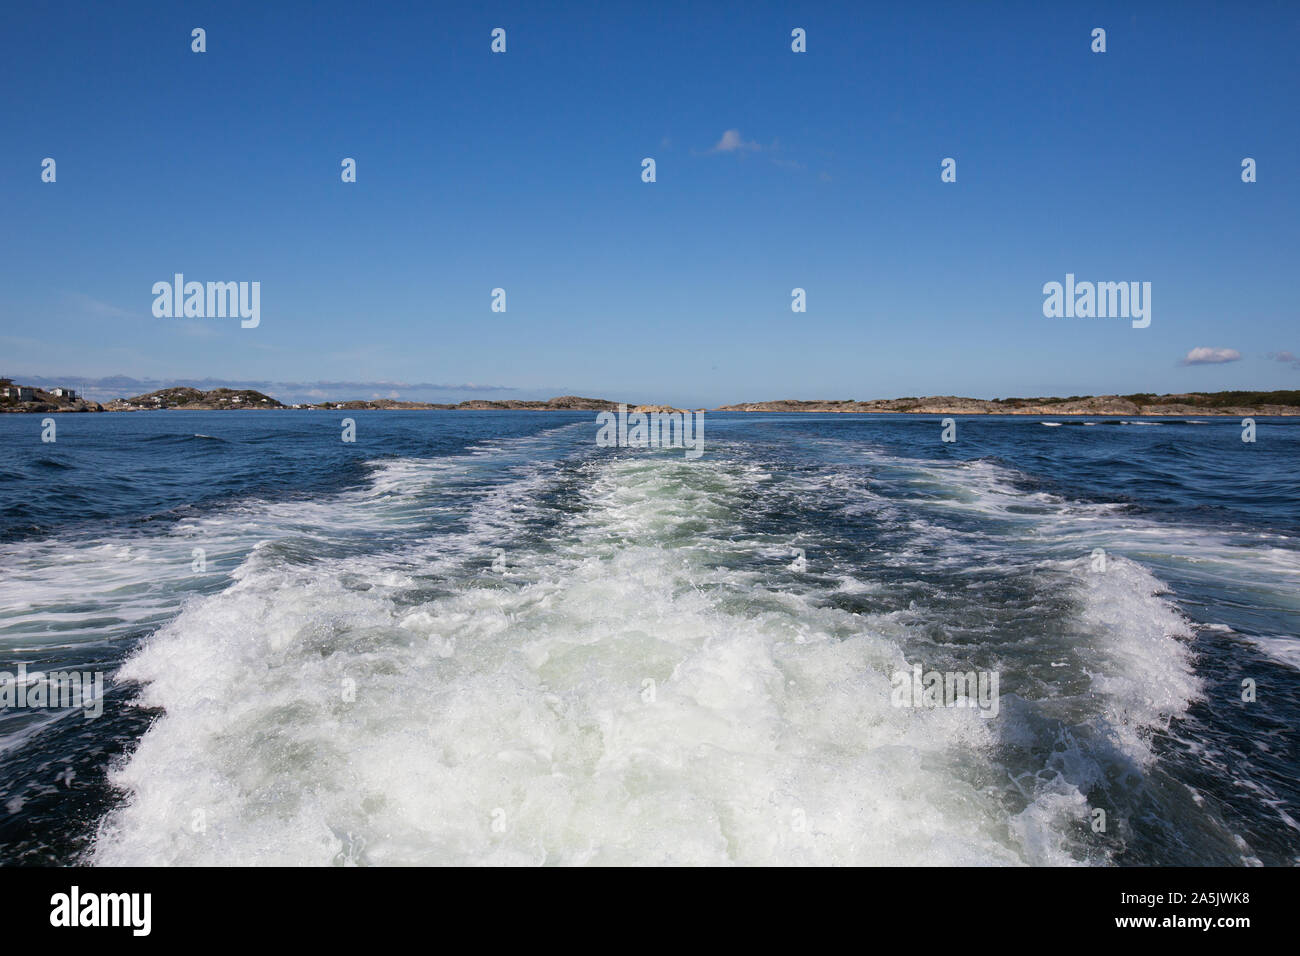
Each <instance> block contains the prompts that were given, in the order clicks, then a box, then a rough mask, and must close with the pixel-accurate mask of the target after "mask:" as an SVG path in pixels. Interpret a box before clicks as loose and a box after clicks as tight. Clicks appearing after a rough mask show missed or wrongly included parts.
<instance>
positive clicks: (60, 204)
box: [0, 2, 1300, 405]
mask: <svg viewBox="0 0 1300 956" xmlns="http://www.w3.org/2000/svg"><path fill="white" fill-rule="evenodd" d="M194 27H203V28H204V29H205V30H206V31H207V52H206V53H202V54H196V53H193V52H191V49H190V42H191V41H190V31H191V29H192V28H194ZM494 27H503V28H504V29H505V30H506V31H507V52H506V53H505V54H493V53H491V52H490V49H489V45H490V42H491V37H490V31H491V30H492V29H493V28H494ZM794 27H802V28H804V29H805V30H806V31H807V37H808V41H807V42H808V52H807V53H804V54H796V53H793V52H791V50H790V31H791V30H792V29H793V28H794ZM1094 27H1103V28H1105V29H1106V31H1107V52H1105V53H1104V54H1095V53H1093V52H1091V49H1090V44H1091V37H1090V34H1091V31H1092V29H1093V28H1094ZM1297 47H1300V5H1297V4H1295V3H1293V2H1279V3H1267V2H1260V3H1240V4H1218V5H1211V4H1199V3H1176V4H1173V3H1171V4H1143V5H1135V4H1131V3H1123V4H1103V3H1092V4H1069V5H1068V6H1066V5H1059V4H1044V3H1038V2H1030V3H1023V4H1020V3H1014V4H998V5H996V6H995V5H986V4H971V3H956V2H954V3H908V4H903V3H898V4H890V5H872V4H863V3H844V4H831V3H827V4H762V3H670V2H656V3H652V4H631V3H576V2H574V3H538V2H534V3H521V4H513V3H494V4H469V3H467V4H441V3H419V4H414V3H412V4H398V3H394V4H353V3H347V4H345V3H334V2H322V3H316V4H311V5H307V4H270V3H265V2H255V3H254V2H250V3H241V2H221V3H187V4H184V5H181V4H175V3H133V4H127V5H121V6H119V5H109V4H101V3H24V4H19V5H14V6H12V7H11V9H10V10H9V11H8V12H7V22H6V28H5V30H4V32H3V37H2V38H0V53H2V54H3V55H2V56H0V85H2V86H3V89H4V90H5V97H4V101H3V103H2V104H0V129H3V133H4V135H3V142H4V145H5V148H4V149H3V150H0V209H2V210H3V219H4V228H3V230H0V374H7V375H11V376H13V377H15V378H17V379H19V380H23V379H24V378H31V377H34V376H42V377H53V378H58V377H60V376H64V377H70V376H76V377H78V378H82V379H94V378H97V377H106V376H130V377H132V378H135V379H138V380H141V381H187V380H199V379H202V380H218V381H231V382H274V383H282V384H283V383H318V382H335V383H347V384H345V385H334V386H321V387H317V388H312V387H311V386H308V385H301V384H300V385H299V386H298V387H290V386H289V385H287V384H285V385H283V387H282V388H280V390H279V391H278V392H277V391H276V390H275V389H271V390H272V391H273V393H276V394H286V395H288V394H292V395H295V396H296V395H299V394H305V393H310V392H317V393H320V394H322V395H324V394H328V395H329V397H342V398H346V397H359V398H369V397H372V396H378V395H390V394H396V395H399V396H401V397H407V398H421V399H432V400H443V401H451V400H459V399H461V398H465V397H470V396H475V397H502V398H505V397H518V398H545V397H549V396H550V395H555V394H562V393H577V394H584V395H594V396H599V397H610V398H616V399H618V398H626V399H629V400H635V401H666V402H673V403H679V404H691V405H697V404H709V405H713V404H718V403H722V402H734V401H756V400H762V399H775V398H787V397H796V398H858V399H866V398H877V397H891V396H898V395H924V394H967V395H974V396H982V397H995V396H1009V395H1043V394H1059V395H1069V394H1084V393H1103V392H1131V391H1138V390H1142V391H1179V390H1192V389H1196V390H1213V389H1223V388H1297V387H1300V362H1296V361H1291V362H1288V361H1279V360H1278V359H1277V358H1270V355H1274V356H1275V355H1277V354H1278V353H1283V354H1284V355H1285V354H1292V353H1294V354H1300V321H1297V319H1298V318H1300V315H1298V312H1300V309H1298V307H1297V305H1296V297H1295V291H1294V273H1295V257H1296V252H1297V249H1300V242H1298V241H1297V239H1298V236H1297V232H1298V231H1300V185H1298V184H1297V177H1298V176H1300V166H1298V165H1297V164H1300V142H1298V140H1300V132H1298V130H1300V124H1297V122H1296V117H1297V116H1300V70H1298V69H1297V67H1296V53H1295V51H1296V49H1297ZM728 130H734V131H738V132H736V133H734V134H732V136H731V137H730V138H728V139H724V136H725V135H726V133H727V131H728ZM735 142H739V143H740V145H739V146H738V147H737V148H731V149H728V148H722V149H719V148H717V147H718V144H719V143H722V144H723V145H724V146H728V145H731V144H733V143H735ZM47 156H48V157H53V158H54V159H55V160H56V162H57V164H58V165H57V177H58V178H57V182H55V183H53V184H50V183H42V182H41V179H40V172H41V168H40V165H41V160H42V159H43V158H44V157H47ZM646 156H650V157H654V158H655V160H656V164H657V182H655V183H652V184H647V183H643V182H642V181H641V160H642V158H643V157H646ZM1247 156H1249V157H1253V158H1254V159H1255V160H1256V161H1257V163H1258V182H1256V183H1253V184H1245V183H1243V182H1242V181H1241V175H1240V173H1241V165H1240V164H1241V160H1242V158H1243V157H1247ZM343 157H354V158H355V159H356V161H357V182H356V183H351V184H345V183H343V182H341V180H340V175H339V173H340V162H341V160H342V159H343ZM945 157H953V158H955V159H956V160H957V182H956V183H942V182H941V181H940V176H939V173H940V161H941V160H942V159H943V158H945ZM176 272H182V273H184V274H185V276H186V278H187V279H192V280H199V281H209V280H211V281H258V282H260V283H261V324H260V326H259V327H258V328H256V329H242V328H241V327H240V324H239V321H238V320H231V319H168V318H155V317H154V316H153V314H152V311H151V306H152V304H153V295H152V294H151V288H152V286H153V283H155V282H157V281H161V280H170V279H171V277H172V275H173V274H174V273H176ZM1066 273H1074V274H1075V275H1076V276H1077V277H1078V278H1079V279H1080V280H1095V281H1145V282H1150V283H1151V285H1152V322H1151V325H1150V327H1149V328H1145V329H1134V328H1131V326H1130V323H1129V322H1128V321H1126V320H1123V319H1100V318H1092V319H1064V318H1052V319H1049V318H1045V317H1044V316H1043V313H1042V305H1043V298H1044V297H1043V293H1042V287H1043V284H1044V283H1046V282H1051V281H1058V282H1059V281H1063V280H1064V277H1065V275H1066ZM496 287H502V288H504V289H505V290H506V295H507V309H508V310H507V312H505V313H494V312H492V311H491V310H490V303H491V290H492V289H493V288H496ZM794 287H801V288H804V289H805V290H807V303H808V310H807V312H806V313H804V314H795V313H792V312H791V309H790V301H791V298H790V296H791V289H792V288H794ZM1198 348H1199V349H1230V350H1235V351H1236V352H1238V353H1240V356H1241V358H1240V359H1238V360H1235V361H1230V362H1219V363H1200V364H1190V365H1187V364H1180V362H1181V360H1182V359H1184V358H1185V357H1186V356H1187V355H1188V353H1189V352H1191V351H1192V350H1193V349H1198ZM386 383H405V384H396V385H394V384H386ZM469 383H472V384H474V385H476V386H480V387H482V386H503V387H505V388H506V389H508V390H503V391H500V392H494V391H490V390H488V391H483V390H477V391H469V390H465V389H459V388H454V387H451V386H459V385H462V384H469ZM413 385H422V386H448V387H439V388H433V387H421V388H413V387H410V386H413Z"/></svg>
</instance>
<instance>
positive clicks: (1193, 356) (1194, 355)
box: [1179, 345, 1241, 365]
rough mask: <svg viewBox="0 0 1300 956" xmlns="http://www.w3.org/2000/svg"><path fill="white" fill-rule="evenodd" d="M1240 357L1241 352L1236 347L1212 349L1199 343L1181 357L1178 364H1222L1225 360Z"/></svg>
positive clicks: (1230, 360)
mask: <svg viewBox="0 0 1300 956" xmlns="http://www.w3.org/2000/svg"><path fill="white" fill-rule="evenodd" d="M1240 358H1241V353H1240V352H1238V351H1237V350H1236V349H1212V348H1209V347H1207V346H1204V345H1201V346H1198V347H1196V348H1194V349H1192V350H1191V351H1190V352H1188V353H1187V355H1185V356H1184V357H1183V360H1182V361H1181V362H1180V363H1179V364H1180V365H1223V364H1224V363H1225V362H1235V361H1237V360H1238V359H1240Z"/></svg>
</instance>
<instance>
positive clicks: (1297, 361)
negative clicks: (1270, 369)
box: [1268, 352, 1300, 368]
mask: <svg viewBox="0 0 1300 956" xmlns="http://www.w3.org/2000/svg"><path fill="white" fill-rule="evenodd" d="M1268 357H1269V358H1271V359H1272V360H1273V361H1275V362H1281V363H1282V364H1283V365H1290V366H1291V367H1292V368H1300V356H1298V355H1296V354H1295V353H1293V352H1269V353H1268Z"/></svg>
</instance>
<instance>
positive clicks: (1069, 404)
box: [0, 387, 1300, 418]
mask: <svg viewBox="0 0 1300 956" xmlns="http://www.w3.org/2000/svg"><path fill="white" fill-rule="evenodd" d="M28 391H29V392H30V393H31V394H32V400H30V401H17V400H14V399H0V412H28V413H34V414H36V413H39V414H45V413H50V412H142V411H160V410H173V409H189V410H191V411H237V410H250V409H253V410H260V411H266V410H272V409H274V410H281V411H292V410H295V409H296V410H301V409H317V410H320V409H326V410H330V411H367V410H372V409H376V410H407V409H443V410H457V411H597V412H604V411H617V410H618V408H619V404H620V403H619V402H614V401H611V400H609V399H604V398H583V397H581V396H578V395H561V396H558V397H556V398H551V399H547V400H546V401H518V400H514V399H508V400H505V401H489V400H487V399H471V400H469V401H464V402H458V403H456V404H440V403H434V402H403V401H397V400H395V399H388V398H381V399H376V400H373V401H359V400H356V401H345V402H318V403H315V404H298V405H286V404H284V403H283V402H280V401H279V400H278V399H275V398H272V397H271V396H269V395H266V394H264V393H262V392H258V391H255V390H253V389H230V388H217V389H211V390H209V391H206V392H205V391H200V390H199V389H196V388H188V387H176V388H166V389H160V390H159V391H156V392H149V393H148V394H145V395H136V396H134V397H133V398H117V399H113V400H112V401H110V402H105V403H102V404H101V403H99V402H92V401H87V400H86V399H83V398H69V397H66V396H60V395H56V394H54V393H51V392H46V391H43V390H41V389H29V390H28ZM625 404H626V405H627V407H628V409H629V411H633V412H683V411H685V409H680V408H675V407H673V406H671V405H636V404H633V403H630V402H629V403H625ZM704 410H705V409H699V411H704ZM713 411H719V412H783V413H789V412H811V413H819V414H854V413H856V414H886V413H888V414H899V415H1039V416H1097V417H1105V416H1110V417H1151V416H1221V417H1227V418H1247V417H1253V416H1260V417H1267V416H1300V391H1274V392H1262V391H1255V392H1247V391H1236V392H1184V393H1179V394H1165V395H1155V394H1151V393H1145V392H1144V393H1137V394H1134V395H1073V396H1070V397H1068V398H1055V397H1053V398H996V399H982V398H964V397H962V396H957V395H932V396H927V397H923V398H915V397H909V398H880V399H872V400H870V401H865V402H859V401H854V400H852V399H845V400H802V399H781V400H778V401H769V402H741V403H739V404H736V405H722V406H720V407H718V408H715V409H713Z"/></svg>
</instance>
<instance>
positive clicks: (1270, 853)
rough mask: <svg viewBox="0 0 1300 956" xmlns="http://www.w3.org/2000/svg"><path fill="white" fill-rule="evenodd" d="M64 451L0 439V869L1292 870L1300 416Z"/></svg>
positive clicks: (375, 424)
mask: <svg viewBox="0 0 1300 956" xmlns="http://www.w3.org/2000/svg"><path fill="white" fill-rule="evenodd" d="M344 416H346V417H349V418H352V419H354V421H355V426H356V427H355V441H352V442H347V441H344V440H343V437H344V432H343V425H342V418H343V417H344ZM56 421H57V432H56V436H55V438H56V440H55V441H53V442H47V441H42V432H43V429H42V423H41V416H37V415H22V414H10V415H0V672H3V674H0V682H4V683H5V684H6V688H7V693H8V695H9V696H8V697H7V698H6V700H9V701H10V705H9V706H6V707H4V708H2V709H0V864H6V865H15V864H42V865H49V864H93V865H103V866H116V865H147V866H154V865H263V864H266V865H320V866H331V865H333V866H350V865H370V866H391V865H460V864H481V865H528V866H535V865H557V866H565V865H581V864H591V865H638V864H650V865H656V864H658V865H786V864H789V865H837V864H843V865H851V864H865V865H874V864H885V865H918V866H951V865H957V866H1024V865H1028V866H1041V865H1053V866H1060V865H1071V866H1073V865H1092V866H1151V865H1192V866H1201V865H1215V866H1219V865H1226V866H1258V865H1270V866H1271V865H1295V864H1297V863H1300V783H1298V782H1297V780H1298V777H1300V773H1298V771H1300V745H1298V744H1297V734H1296V727H1297V726H1298V725H1300V421H1297V420H1292V419H1271V418H1259V419H1257V420H1256V435H1255V441H1253V442H1247V441H1243V440H1242V438H1243V427H1242V423H1241V421H1240V420H1237V419H1225V418H1212V417H1207V418H1201V419H1193V418H1156V419H1141V420H1136V419H1135V420H1123V419H1112V418H1094V419H1087V418H1068V419H1067V418H1056V419H1053V418H1037V417H1032V416H1005V417H999V416H972V417H960V416H958V417H956V423H955V435H953V434H950V437H955V439H956V440H955V441H944V440H942V436H943V433H944V427H943V424H942V422H941V420H940V418H939V417H938V416H905V415H854V414H837V415H830V414H828V415H818V414H756V413H750V414H745V413H725V412H710V413H708V414H707V415H706V416H705V434H704V440H705V444H704V453H703V455H702V456H700V457H698V458H688V457H687V456H686V455H685V454H684V453H683V451H682V450H681V449H674V448H628V447H620V448H606V447H599V446H598V445H597V442H596V435H597V428H598V425H597V423H596V416H595V413H594V412H528V411H520V412H515V411H478V412H471V411H358V412H352V411H349V412H331V411H322V410H311V411H306V410H295V411H232V412H198V411H195V412H187V411H158V412H138V413H120V414H82V415H62V416H57V417H56ZM20 669H21V672H23V673H25V674H26V676H25V677H23V678H22V680H24V681H26V682H27V683H26V684H24V690H26V691H30V690H32V688H33V687H34V686H35V685H36V684H39V683H40V682H41V681H42V680H47V681H48V680H52V679H53V678H52V677H51V676H50V675H53V674H54V673H70V672H78V673H85V674H87V675H89V674H98V675H100V677H101V678H102V697H100V698H98V699H97V700H96V702H95V707H94V708H93V709H92V708H91V707H90V706H88V705H87V706H48V705H47V706H44V707H42V706H19V705H18V704H17V703H16V701H17V700H18V699H19V698H18V696H17V695H16V693H15V691H16V689H17V683H18V681H19V674H20ZM929 674H940V675H951V674H957V675H963V674H971V675H980V677H981V679H983V678H986V677H991V678H993V679H994V680H995V682H996V695H995V696H994V698H993V702H994V704H995V706H994V707H993V708H992V709H990V708H989V707H987V706H985V707H980V706H973V701H972V700H971V699H969V698H961V697H954V696H951V695H947V694H939V695H938V697H937V698H936V697H934V696H933V695H931V696H930V697H923V696H920V695H915V694H913V693H912V691H913V690H914V689H915V688H916V687H917V684H918V682H919V681H920V680H921V679H922V678H921V675H929ZM33 675H35V676H33ZM41 675H45V677H42V676H41ZM900 675H903V677H902V679H901V683H900ZM944 686H946V685H944ZM900 688H901V689H902V693H901V695H900ZM37 699H38V700H39V699H40V698H39V697H37ZM65 703H66V702H65ZM83 703H84V702H83ZM986 703H987V702H986ZM95 711H98V713H95Z"/></svg>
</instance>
